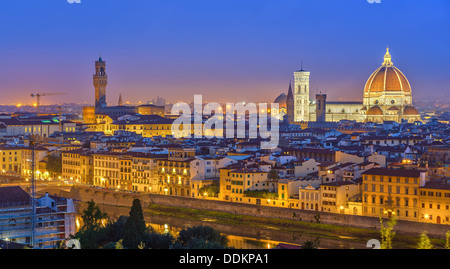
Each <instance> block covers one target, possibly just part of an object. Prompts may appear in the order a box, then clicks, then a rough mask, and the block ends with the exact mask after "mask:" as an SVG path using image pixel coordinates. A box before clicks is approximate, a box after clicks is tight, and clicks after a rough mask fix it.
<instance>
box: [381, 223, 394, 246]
mask: <svg viewBox="0 0 450 269" xmlns="http://www.w3.org/2000/svg"><path fill="white" fill-rule="evenodd" d="M380 224H381V229H380V234H381V248H382V249H392V238H394V236H395V232H393V230H394V227H395V225H396V224H397V218H395V217H392V218H391V219H390V220H389V221H388V223H387V227H384V225H383V219H382V218H380Z"/></svg>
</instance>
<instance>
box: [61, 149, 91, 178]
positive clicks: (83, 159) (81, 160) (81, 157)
mask: <svg viewBox="0 0 450 269" xmlns="http://www.w3.org/2000/svg"><path fill="white" fill-rule="evenodd" d="M61 158H62V173H61V177H62V178H63V179H65V180H73V181H76V182H81V183H86V184H94V158H93V156H92V153H91V152H90V151H89V150H83V149H76V150H70V151H63V152H61Z"/></svg>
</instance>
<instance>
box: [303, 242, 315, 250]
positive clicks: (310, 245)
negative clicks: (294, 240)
mask: <svg viewBox="0 0 450 269" xmlns="http://www.w3.org/2000/svg"><path fill="white" fill-rule="evenodd" d="M302 249H317V244H316V243H315V242H313V241H309V240H307V241H305V242H304V243H303V245H302Z"/></svg>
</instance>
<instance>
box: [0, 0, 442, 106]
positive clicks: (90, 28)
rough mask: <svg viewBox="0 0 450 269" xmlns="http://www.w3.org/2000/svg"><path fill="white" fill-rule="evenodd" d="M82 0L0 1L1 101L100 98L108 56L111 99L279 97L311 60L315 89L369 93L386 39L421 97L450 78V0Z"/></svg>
mask: <svg viewBox="0 0 450 269" xmlns="http://www.w3.org/2000/svg"><path fill="white" fill-rule="evenodd" d="M81 1H82V3H81V4H69V3H67V1H66V0H2V1H0V92H1V100H0V104H17V103H21V104H27V103H28V104H32V103H33V99H32V98H31V97H30V96H29V94H30V93H33V92H41V93H42V92H44V93H45V92H64V93H67V94H66V95H60V96H52V97H46V98H43V100H42V103H43V104H50V103H71V102H77V103H85V102H86V103H88V104H93V102H94V88H93V84H92V75H93V73H94V61H95V60H97V59H98V57H99V56H100V55H101V56H102V58H103V59H104V60H105V61H106V64H107V66H106V72H107V74H108V87H107V101H108V104H109V105H116V104H117V101H118V97H119V93H122V96H123V99H124V101H125V102H126V101H129V102H131V103H136V102H138V101H141V102H147V101H149V100H152V99H154V98H155V99H156V96H160V97H164V98H166V99H167V101H171V102H177V101H180V100H183V101H191V100H192V99H193V95H194V94H203V100H205V101H211V102H212V101H215V102H223V101H230V102H237V101H247V102H252V101H253V102H262V101H264V102H271V101H273V100H274V99H275V98H276V97H277V96H278V95H279V94H280V93H282V92H286V91H287V88H288V85H289V80H291V79H293V71H295V70H298V69H300V68H301V62H302V61H303V68H304V69H306V70H309V71H311V88H310V90H311V96H313V94H315V93H316V92H317V91H322V92H325V93H327V94H328V100H330V101H332V100H349V101H357V100H362V91H363V88H364V84H365V82H366V80H367V79H368V78H369V76H370V75H371V73H372V72H373V71H374V70H375V69H377V68H378V67H379V66H380V65H381V63H382V62H383V56H384V54H385V51H386V46H389V47H390V52H391V55H392V59H393V62H394V65H395V66H397V67H398V68H399V69H400V70H401V71H402V72H403V73H404V74H405V75H406V76H407V78H408V79H409V81H410V83H411V86H412V88H413V95H414V97H415V98H416V100H417V99H418V98H424V97H430V96H433V97H434V96H436V98H437V97H439V96H442V95H444V94H445V93H447V92H448V90H449V88H450V86H449V85H450V78H449V76H450V75H449V74H450V64H449V63H450V53H449V48H450V1H448V0H428V1H425V0H381V2H382V3H381V4H369V3H368V2H367V1H366V0H81Z"/></svg>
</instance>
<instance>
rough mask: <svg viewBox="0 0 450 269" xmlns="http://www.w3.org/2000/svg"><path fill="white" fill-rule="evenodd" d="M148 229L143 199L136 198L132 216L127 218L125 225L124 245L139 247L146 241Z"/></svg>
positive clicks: (132, 207)
mask: <svg viewBox="0 0 450 269" xmlns="http://www.w3.org/2000/svg"><path fill="white" fill-rule="evenodd" d="M146 231H147V227H146V225H145V220H144V213H143V212H142V206H141V201H140V200H139V199H134V200H133V205H132V206H131V210H130V216H129V217H128V219H127V220H126V222H125V226H124V234H123V245H124V246H125V247H126V248H132V249H135V248H137V247H138V245H139V244H140V243H141V242H143V241H144V235H145V232H146Z"/></svg>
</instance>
